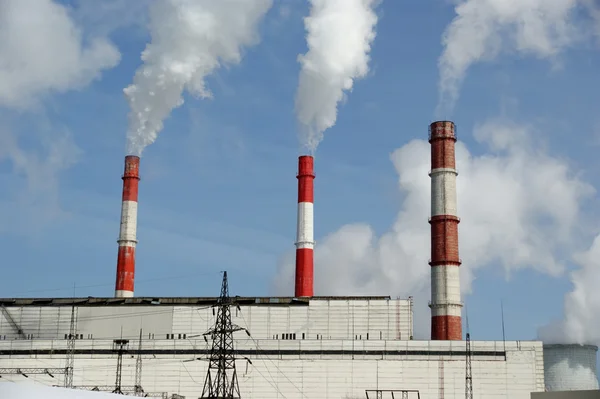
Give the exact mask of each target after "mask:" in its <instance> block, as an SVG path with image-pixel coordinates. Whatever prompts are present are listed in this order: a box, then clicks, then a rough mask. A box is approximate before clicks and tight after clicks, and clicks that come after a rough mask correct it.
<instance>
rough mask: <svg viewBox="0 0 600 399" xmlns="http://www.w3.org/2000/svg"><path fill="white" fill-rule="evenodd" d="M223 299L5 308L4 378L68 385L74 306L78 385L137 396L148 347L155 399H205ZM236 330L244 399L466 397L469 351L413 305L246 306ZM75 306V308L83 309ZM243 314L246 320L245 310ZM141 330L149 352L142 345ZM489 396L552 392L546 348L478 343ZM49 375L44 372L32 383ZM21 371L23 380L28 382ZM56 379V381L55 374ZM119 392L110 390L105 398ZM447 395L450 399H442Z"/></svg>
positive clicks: (476, 371) (478, 378) (479, 377)
mask: <svg viewBox="0 0 600 399" xmlns="http://www.w3.org/2000/svg"><path fill="white" fill-rule="evenodd" d="M215 302H216V298H80V299H72V298H68V299H3V300H0V303H1V304H2V307H1V308H2V316H1V317H0V337H1V338H2V339H1V340H0V365H1V366H0V368H3V370H0V372H2V371H4V372H6V371H7V369H10V370H9V371H10V373H11V374H9V375H7V374H2V375H1V376H2V378H3V379H7V380H12V381H24V380H25V379H26V378H28V379H29V380H35V381H38V382H40V383H43V384H48V385H59V386H62V385H63V375H60V374H55V373H57V372H60V369H64V367H65V364H66V356H67V352H68V348H67V344H68V341H69V340H68V339H67V337H68V335H69V332H70V326H71V314H72V310H73V308H74V309H75V312H74V325H75V326H76V336H77V339H76V341H75V348H74V375H73V381H74V386H75V387H82V388H84V389H93V388H94V387H100V388H102V387H108V388H110V387H113V386H114V385H115V378H116V373H115V370H116V366H117V361H118V356H119V355H118V352H119V348H117V347H116V346H115V342H114V340H119V339H126V340H128V343H127V345H126V347H125V348H123V353H122V377H121V378H122V385H123V386H133V385H134V381H135V372H136V361H137V358H138V354H139V353H140V348H141V358H142V359H141V361H142V364H143V367H142V371H141V386H142V387H143V389H144V391H145V392H149V393H165V395H169V396H165V397H169V398H170V397H171V395H172V394H174V393H176V394H179V395H182V396H185V397H186V398H197V397H199V396H200V394H201V392H202V387H203V383H204V376H205V374H206V369H207V361H206V358H207V356H208V353H209V351H210V344H211V342H210V340H205V339H204V338H203V336H202V333H203V332H205V331H207V330H208V329H209V328H210V327H211V326H212V325H213V324H214V322H215V315H213V312H212V307H211V306H212V305H213V304H214V303H215ZM238 303H240V307H239V309H237V308H232V321H233V323H235V324H237V325H239V326H240V327H243V328H245V329H247V330H248V331H249V333H250V336H249V335H248V334H246V333H244V332H243V331H241V332H238V333H236V334H235V335H234V338H235V341H234V342H235V350H236V353H237V357H238V358H239V359H240V360H237V363H236V367H237V373H238V379H239V383H240V390H241V393H242V397H244V398H305V397H319V398H324V399H328V398H336V399H337V398H355V397H356V398H364V397H365V391H366V390H377V389H379V390H410V391H415V392H410V393H409V397H410V398H412V397H415V398H416V397H417V396H414V395H416V391H418V393H419V395H420V397H421V398H433V397H435V398H439V397H445V398H462V397H464V390H465V360H466V353H465V342H464V341H451V340H440V341H416V340H412V334H413V326H412V300H411V299H410V298H409V299H391V298H387V297H313V298H310V299H303V298H301V299H298V298H296V299H295V298H238ZM73 305H75V306H74V307H73ZM234 309H235V310H234ZM140 329H141V330H142V342H141V346H140V344H139V336H140ZM472 364H473V385H474V392H477V397H478V398H500V397H507V396H508V397H511V398H515V399H519V398H523V399H525V398H529V395H530V392H535V391H543V390H544V366H543V354H542V343H541V342H527V341H520V342H502V341H498V342H495V341H485V342H479V341H475V342H472ZM36 368H37V369H39V370H37V374H35V375H32V374H27V373H30V372H31V371H30V370H27V369H36ZM18 369H20V370H22V371H23V373H24V374H27V377H25V376H24V375H23V374H21V373H18ZM44 369H46V370H49V371H50V372H51V373H50V374H52V376H51V375H50V374H48V373H45V372H44ZM108 388H104V389H105V390H106V389H108ZM439 395H442V396H439Z"/></svg>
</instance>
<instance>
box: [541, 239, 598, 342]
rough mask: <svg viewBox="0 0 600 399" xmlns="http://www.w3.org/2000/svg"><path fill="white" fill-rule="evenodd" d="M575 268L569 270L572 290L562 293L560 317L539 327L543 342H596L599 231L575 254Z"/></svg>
mask: <svg viewBox="0 0 600 399" xmlns="http://www.w3.org/2000/svg"><path fill="white" fill-rule="evenodd" d="M575 262H576V263H577V264H578V265H579V266H580V267H579V269H577V270H575V271H573V272H571V283H572V284H573V290H572V291H571V292H569V293H568V294H567V295H565V300H564V318H563V320H560V321H557V322H554V323H551V324H549V325H547V326H544V327H542V328H540V330H539V337H540V338H541V339H542V340H544V342H546V343H574V344H594V345H600V321H599V320H598V314H600V291H599V290H598V286H599V284H600V272H599V270H600V235H599V236H597V237H596V238H595V239H594V241H593V243H592V245H591V247H590V248H589V249H588V250H587V251H584V252H581V253H579V254H577V255H576V256H575Z"/></svg>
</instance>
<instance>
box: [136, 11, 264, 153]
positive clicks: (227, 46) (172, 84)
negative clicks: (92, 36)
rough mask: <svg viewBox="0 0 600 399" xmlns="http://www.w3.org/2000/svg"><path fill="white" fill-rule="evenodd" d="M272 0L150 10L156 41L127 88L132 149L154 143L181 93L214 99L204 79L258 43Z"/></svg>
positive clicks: (152, 34)
mask: <svg viewBox="0 0 600 399" xmlns="http://www.w3.org/2000/svg"><path fill="white" fill-rule="evenodd" d="M271 5H272V0H252V1H248V0H203V1H198V0H160V1H156V2H153V3H152V6H151V8H150V10H149V14H150V16H149V18H150V23H149V29H150V34H151V37H152V38H151V42H150V43H149V44H148V45H147V46H146V49H145V50H144V51H143V53H142V60H143V62H144V63H143V64H142V66H141V67H140V68H139V69H138V70H137V71H136V73H135V77H134V79H133V84H132V85H130V86H129V87H127V88H126V89H125V90H124V92H125V94H126V96H127V99H128V101H129V106H130V108H131V110H130V114H129V129H128V133H127V153H128V154H132V155H141V153H142V151H143V150H144V148H145V147H146V146H148V145H149V144H151V143H153V142H154V140H156V137H157V136H158V134H159V133H160V131H161V130H162V128H163V121H164V120H165V118H167V117H168V116H169V114H170V113H171V111H172V110H173V109H174V108H176V107H179V106H181V105H182V104H183V98H182V94H183V91H184V90H187V91H188V92H190V93H191V94H193V95H195V96H198V97H201V98H210V97H211V96H212V93H211V92H210V90H209V89H208V88H207V85H206V81H205V79H206V78H207V77H208V76H209V75H210V74H211V73H213V72H214V71H215V70H216V69H217V68H219V67H220V66H222V65H231V64H238V63H240V62H241V60H242V55H243V54H242V51H243V49H244V47H248V46H252V45H255V44H257V43H258V42H259V35H258V31H257V28H258V24H259V22H260V21H261V19H262V18H263V16H264V15H265V14H266V12H267V11H268V10H269V9H270V7H271Z"/></svg>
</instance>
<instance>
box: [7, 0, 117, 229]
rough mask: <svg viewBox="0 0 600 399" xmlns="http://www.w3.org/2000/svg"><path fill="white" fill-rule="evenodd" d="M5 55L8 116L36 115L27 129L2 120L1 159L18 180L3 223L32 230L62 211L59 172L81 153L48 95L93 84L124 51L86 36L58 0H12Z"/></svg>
mask: <svg viewBox="0 0 600 399" xmlns="http://www.w3.org/2000/svg"><path fill="white" fill-rule="evenodd" d="M0 60H2V61H0V109H2V108H4V110H3V113H2V116H3V118H2V119H3V120H4V121H6V120H7V118H5V117H4V116H11V115H13V116H16V115H18V114H19V113H20V112H22V111H25V112H31V111H33V113H31V114H30V115H32V116H34V117H33V118H31V119H30V120H29V123H28V125H27V128H26V129H20V128H19V126H18V123H14V124H13V125H11V126H9V124H8V123H6V122H4V123H3V124H2V126H0V160H7V161H9V162H10V163H11V165H12V175H11V176H10V180H11V182H12V184H14V185H15V187H18V189H16V190H12V191H11V194H12V195H14V196H13V197H11V198H8V202H7V203H4V204H3V207H2V212H1V213H0V217H1V218H2V229H7V230H10V232H11V233H32V232H35V231H36V230H37V229H36V227H39V225H40V223H42V224H43V223H45V222H48V221H50V220H52V219H54V218H55V217H56V216H57V215H58V214H60V213H61V211H60V207H59V204H58V200H59V192H58V190H59V176H60V173H61V172H63V171H64V170H65V169H67V168H68V167H70V166H71V165H72V164H73V163H74V162H76V160H77V157H78V156H79V154H80V149H79V148H78V147H77V146H76V144H75V143H74V141H73V139H72V137H71V135H70V134H69V133H68V131H66V129H64V128H62V127H61V126H60V124H58V123H52V122H51V121H49V120H48V119H47V117H46V115H45V114H44V110H43V107H42V106H41V105H42V104H43V100H44V99H45V98H46V97H47V96H49V95H51V94H53V93H60V92H66V91H68V90H77V89H81V88H83V87H85V86H86V85H88V84H89V83H90V82H91V81H92V80H94V79H97V78H98V77H99V76H100V74H101V72H102V71H103V70H106V69H108V68H112V67H114V66H115V65H116V64H117V63H118V62H119V60H120V53H119V51H118V50H117V48H116V47H115V46H114V45H113V44H112V43H110V42H109V41H108V40H107V39H106V38H104V37H102V36H90V37H84V32H83V31H82V29H81V28H80V27H79V26H78V25H77V24H76V23H75V21H74V20H73V18H72V15H71V14H70V13H69V10H68V9H67V8H66V7H65V6H63V5H61V4H59V3H57V2H55V1H51V0H4V1H1V2H0ZM15 110H16V111H17V112H13V113H12V114H11V112H10V111H15ZM26 117H28V116H26ZM23 142H26V143H29V144H28V145H27V146H23V145H22V144H23ZM3 178H4V176H3Z"/></svg>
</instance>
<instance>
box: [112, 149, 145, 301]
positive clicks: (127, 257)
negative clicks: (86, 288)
mask: <svg viewBox="0 0 600 399" xmlns="http://www.w3.org/2000/svg"><path fill="white" fill-rule="evenodd" d="M139 180H140V157H138V156H135V155H128V156H126V157H125V172H124V173H123V202H122V205H121V231H120V234H119V240H118V241H117V242H118V243H119V256H118V259H117V279H116V283H115V297H116V298H130V297H132V296H133V283H134V276H135V246H136V244H137V238H136V231H137V209H138V183H139Z"/></svg>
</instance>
